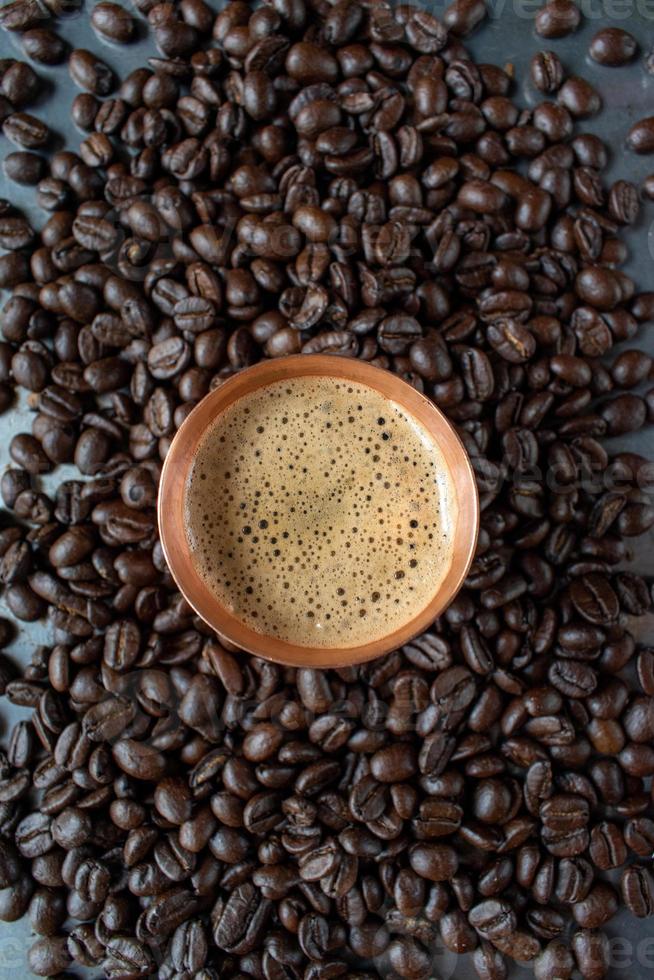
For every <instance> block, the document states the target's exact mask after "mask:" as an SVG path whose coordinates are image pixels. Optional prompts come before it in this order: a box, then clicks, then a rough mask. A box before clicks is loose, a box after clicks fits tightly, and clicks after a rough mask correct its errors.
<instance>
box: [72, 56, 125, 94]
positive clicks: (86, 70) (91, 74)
mask: <svg viewBox="0 0 654 980" xmlns="http://www.w3.org/2000/svg"><path fill="white" fill-rule="evenodd" d="M68 71H69V73H70V77H71V78H72V80H73V81H74V82H75V84H76V85H77V86H78V87H79V88H81V89H83V90H84V91H86V92H91V93H92V94H93V95H102V96H105V95H109V93H110V92H111V90H112V89H113V87H114V76H113V72H112V71H111V69H110V68H109V67H108V66H107V65H106V64H105V63H104V62H103V61H101V60H100V59H99V58H96V56H95V55H94V54H93V53H92V52H91V51H86V50H84V49H82V48H76V49H75V50H74V51H73V52H72V53H71V55H70V57H69V59H68Z"/></svg>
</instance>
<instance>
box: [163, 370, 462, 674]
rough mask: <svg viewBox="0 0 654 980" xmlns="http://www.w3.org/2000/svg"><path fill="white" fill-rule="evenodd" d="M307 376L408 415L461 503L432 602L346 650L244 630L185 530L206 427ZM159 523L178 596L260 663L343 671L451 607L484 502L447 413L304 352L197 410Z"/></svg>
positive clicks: (166, 481) (382, 379)
mask: <svg viewBox="0 0 654 980" xmlns="http://www.w3.org/2000/svg"><path fill="white" fill-rule="evenodd" d="M307 375H312V376H315V375H321V376H323V377H325V376H327V377H332V378H342V379H343V380H346V381H352V382H357V383H359V384H362V385H367V386H368V387H370V388H374V389H375V390H376V391H377V392H379V393H380V394H381V395H383V396H384V397H386V398H388V399H389V400H391V401H394V402H396V403H397V404H399V405H401V406H402V407H403V408H404V409H406V411H407V412H408V413H409V414H410V415H412V416H413V417H414V418H415V419H417V420H418V421H419V422H420V423H421V424H422V425H423V427H424V428H425V429H426V430H427V432H429V433H430V435H431V436H432V437H433V439H434V441H435V442H437V444H438V446H439V447H440V449H441V451H442V453H443V455H444V457H445V462H446V463H447V465H448V467H449V469H450V473H451V476H452V482H453V485H454V490H455V494H456V499H457V505H458V515H457V519H456V525H455V530H454V548H453V558H452V564H451V566H450V569H449V571H448V573H447V575H446V577H445V579H444V580H443V582H442V584H441V586H440V588H439V589H438V592H437V593H436V595H435V596H434V597H433V599H432V600H431V602H430V603H429V604H428V605H427V606H425V608H424V609H423V610H422V611H421V612H420V613H419V614H418V615H417V616H415V617H414V618H413V619H411V620H409V621H408V622H406V623H405V624H404V625H403V626H401V627H400V628H399V629H397V630H395V631H394V632H393V633H389V634H388V635H387V636H384V637H381V638H380V639H377V640H374V641H371V642H370V643H364V644H361V645H358V646H355V647H349V648H346V649H344V648H341V649H331V648H325V647H304V646H297V645H295V644H292V643H287V642H285V641H283V640H279V639H277V638H276V637H274V636H268V635H267V634H264V633H257V632H256V631H255V630H253V629H251V628H250V627H249V626H246V625H245V624H244V623H242V622H241V621H240V620H239V619H237V618H236V617H235V616H234V615H232V613H231V612H230V611H229V610H228V609H226V608H225V606H223V605H222V603H221V602H220V601H219V600H218V599H217V598H216V596H215V595H214V594H213V593H212V592H211V590H210V589H209V588H208V587H207V585H206V584H205V583H204V581H203V579H202V578H201V577H200V575H198V573H197V572H196V570H195V567H194V565H193V561H192V559H191V553H190V548H189V542H188V539H187V535H186V530H185V521H184V490H185V485H186V479H187V476H188V473H189V470H190V468H191V464H192V462H193V457H194V455H195V452H196V449H197V446H198V443H199V442H200V440H201V438H202V436H203V434H204V432H205V430H206V429H207V426H209V425H210V423H211V422H212V421H213V420H214V419H215V418H216V417H217V416H218V415H220V413H221V412H223V411H224V410H225V409H226V408H227V406H228V405H231V404H232V403H233V402H235V401H236V400H237V399H239V398H241V397H243V396H244V395H248V394H250V393H251V392H252V391H254V390H256V389H257V388H260V387H264V386H266V385H270V384H272V383H274V382H275V381H284V380H286V379H288V378H297V377H303V376H307ZM158 517H159V534H160V536H161V544H162V547H163V551H164V555H165V557H166V561H167V563H168V567H169V568H170V571H171V574H172V576H173V578H174V579H175V581H176V583H177V585H178V587H179V590H180V592H181V593H182V594H183V595H184V598H185V599H186V600H187V602H188V603H189V604H190V605H191V606H192V607H193V609H194V610H195V611H196V613H197V614H198V616H200V617H201V618H202V619H203V620H204V621H205V623H207V624H208V625H209V626H211V627H212V629H214V630H215V631H216V633H218V634H219V636H222V637H224V638H226V639H228V640H230V641H231V642H232V643H234V644H236V646H238V647H240V648H241V649H243V650H247V651H249V652H250V653H253V654H256V656H258V657H264V658H266V659H267V660H274V661H275V662H277V663H281V664H288V665H290V666H293V667H344V666H348V665H350V664H356V663H362V662H363V661H365V660H372V659H373V658H374V657H379V656H381V655H382V654H384V653H388V652H389V651H390V650H395V649H396V648H397V647H400V646H402V645H403V644H404V643H407V642H408V641H409V640H411V639H412V638H413V637H414V636H417V635H418V634H419V633H422V632H423V631H424V630H425V629H427V627H428V626H429V625H430V624H431V623H432V622H433V621H434V619H436V617H437V616H439V615H440V613H442V612H443V610H444V609H445V608H446V607H447V606H448V605H449V603H450V602H451V601H452V599H453V598H454V596H455V595H456V593H457V592H458V591H459V589H460V588H461V585H462V583H463V580H464V579H465V577H466V575H467V574H468V569H469V568H470V564H471V562H472V559H473V556H474V553H475V547H476V544H477V533H478V530H479V498H478V495H477V487H476V483H475V478H474V473H473V469H472V466H471V464H470V460H469V459H468V456H467V454H466V451H465V449H464V448H463V445H462V443H461V440H460V439H459V437H458V436H457V434H456V432H455V431H454V429H453V428H452V426H451V425H450V423H449V422H448V421H447V419H446V418H445V416H444V415H443V414H442V412H440V411H439V410H438V409H437V408H436V407H435V406H434V405H433V404H432V403H431V402H430V401H429V400H428V399H427V398H425V397H424V395H421V394H420V393H419V392H417V391H416V390H415V388H412V387H411V386H410V385H408V384H407V383H406V382H405V381H402V380H401V379H400V378H398V377H397V376H396V375H394V374H391V372H390V371H383V370H382V369H381V368H377V367H373V366H372V365H370V364H366V362H365V361H358V360H355V359H351V358H346V357H335V356H333V355H329V354H315V355H306V354H304V355H298V356H295V357H284V358H279V359H275V360H271V361H264V362H262V363H261V364H257V365H255V366H254V367H251V368H247V369H246V370H245V371H241V372H240V373H239V374H236V375H234V376H233V377H232V378H230V379H229V380H228V381H227V382H225V384H223V385H221V386H220V387H219V388H216V389H215V390H214V391H212V392H210V393H209V394H208V395H207V396H206V397H205V398H203V399H202V401H201V402H200V403H199V404H198V405H197V406H196V407H195V408H194V409H193V411H192V412H191V414H190V415H189V416H188V418H186V420H185V421H184V423H183V424H182V425H181V426H180V428H179V430H178V432H177V434H176V436H175V438H174V439H173V441H172V444H171V446H170V448H169V450H168V454H167V456H166V459H165V462H164V465H163V471H162V474H161V484H160V487H159V501H158Z"/></svg>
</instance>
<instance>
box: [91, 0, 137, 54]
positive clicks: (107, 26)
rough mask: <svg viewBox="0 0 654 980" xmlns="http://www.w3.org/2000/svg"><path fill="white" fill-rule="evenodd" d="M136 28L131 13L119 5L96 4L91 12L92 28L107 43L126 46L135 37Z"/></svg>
mask: <svg viewBox="0 0 654 980" xmlns="http://www.w3.org/2000/svg"><path fill="white" fill-rule="evenodd" d="M134 26H135V25H134V20H133V19H132V17H131V15H130V14H129V12H128V11H127V10H125V8H124V7H121V6H120V4H117V3H105V2H102V3H96V5H95V6H94V8H93V10H92V12H91V27H92V28H93V30H94V31H95V32H96V34H99V35H100V37H102V38H104V39H105V40H107V41H115V42H116V43H118V44H126V43H127V42H128V41H131V40H132V37H133V36H134Z"/></svg>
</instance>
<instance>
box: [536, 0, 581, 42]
mask: <svg viewBox="0 0 654 980" xmlns="http://www.w3.org/2000/svg"><path fill="white" fill-rule="evenodd" d="M580 21H581V12H580V10H579V8H578V7H577V5H576V4H575V3H573V2H572V0H548V3H546V4H545V6H544V7H542V8H541V9H540V10H539V11H538V13H537V14H536V20H535V27H536V33H537V34H539V35H540V36H541V37H547V38H558V37H565V36H566V35H567V34H571V33H572V32H573V31H576V29H577V28H578V27H579V23H580Z"/></svg>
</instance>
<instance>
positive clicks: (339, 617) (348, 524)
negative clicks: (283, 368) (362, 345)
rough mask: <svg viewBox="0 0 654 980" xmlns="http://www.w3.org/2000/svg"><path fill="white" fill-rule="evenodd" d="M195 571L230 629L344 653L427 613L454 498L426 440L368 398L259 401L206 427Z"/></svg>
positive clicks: (343, 384)
mask: <svg viewBox="0 0 654 980" xmlns="http://www.w3.org/2000/svg"><path fill="white" fill-rule="evenodd" d="M184 510H185V520H186V533H187V538H188V542H189V546H190V550H191V555H192V560H193V563H194V565H195V568H196V570H197V572H198V573H199V574H200V576H201V577H202V579H203V580H204V581H205V583H206V585H207V586H208V587H209V589H210V590H211V591H212V592H213V593H214V594H215V595H216V597H217V598H218V599H219V601H220V602H221V603H222V604H223V605H224V606H226V607H227V608H228V609H229V610H230V611H231V612H232V614H233V615H234V616H236V617H237V618H238V619H239V620H240V621H241V622H243V623H245V624H246V625H247V626H249V627H251V628H252V629H254V630H256V631H257V632H259V633H266V634H268V635H272V636H275V637H277V638H278V639H280V640H284V641H286V642H289V643H293V644H297V645H299V646H313V647H333V648H339V649H346V648H349V647H353V646H358V645H360V644H363V643H366V642H369V641H374V640H378V639H380V638H382V637H384V636H388V635H389V634H390V633H392V632H394V631H395V630H396V629H398V628H399V627H401V626H403V625H404V624H405V623H407V622H408V621H410V620H412V619H413V618H414V617H415V616H416V615H417V614H418V613H419V612H420V611H421V610H422V609H424V608H425V606H427V605H428V604H429V602H430V600H431V599H432V598H433V597H434V595H435V594H436V592H437V591H438V589H439V586H440V585H441V583H442V581H443V579H444V578H445V576H446V574H447V572H448V569H449V567H450V564H451V561H452V546H453V545H452V540H453V531H454V526H455V521H456V498H455V493H454V488H453V484H452V480H451V476H450V473H449V470H448V468H447V465H446V463H445V459H444V457H443V454H442V452H441V451H440V449H439V447H438V446H437V445H436V444H435V442H434V440H433V438H432V437H431V436H430V435H429V433H428V432H427V431H426V430H425V429H424V427H423V426H422V425H421V424H420V423H419V422H418V421H417V420H416V419H415V418H413V417H412V416H411V415H409V414H408V413H407V411H406V410H405V409H404V408H402V407H401V406H400V405H398V404H396V403H394V402H392V401H389V400H388V399H387V398H384V397H383V396H382V395H381V394H379V392H377V391H375V390H374V389H373V388H370V387H368V386H366V385H362V384H355V383H351V382H348V381H343V380H342V379H339V378H330V377H326V376H317V377H298V378H294V379H291V380H286V381H279V382H275V383H273V384H270V385H267V386H266V387H263V388H259V389H257V390H256V391H254V392H252V393H251V394H249V395H246V396H244V397H242V398H241V399H239V400H238V401H236V402H235V403H234V404H232V405H231V406H230V407H228V408H227V409H226V410H225V411H224V412H223V413H222V414H221V415H219V416H218V418H216V419H215V421H214V422H213V423H212V424H211V425H210V426H209V427H208V428H207V430H206V432H205V433H204V434H203V437H202V439H201V441H200V443H199V445H198V448H197V452H196V454H195V457H194V460H193V464H192V466H191V469H190V472H189V476H188V478H187V481H186V487H185V501H184Z"/></svg>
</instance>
